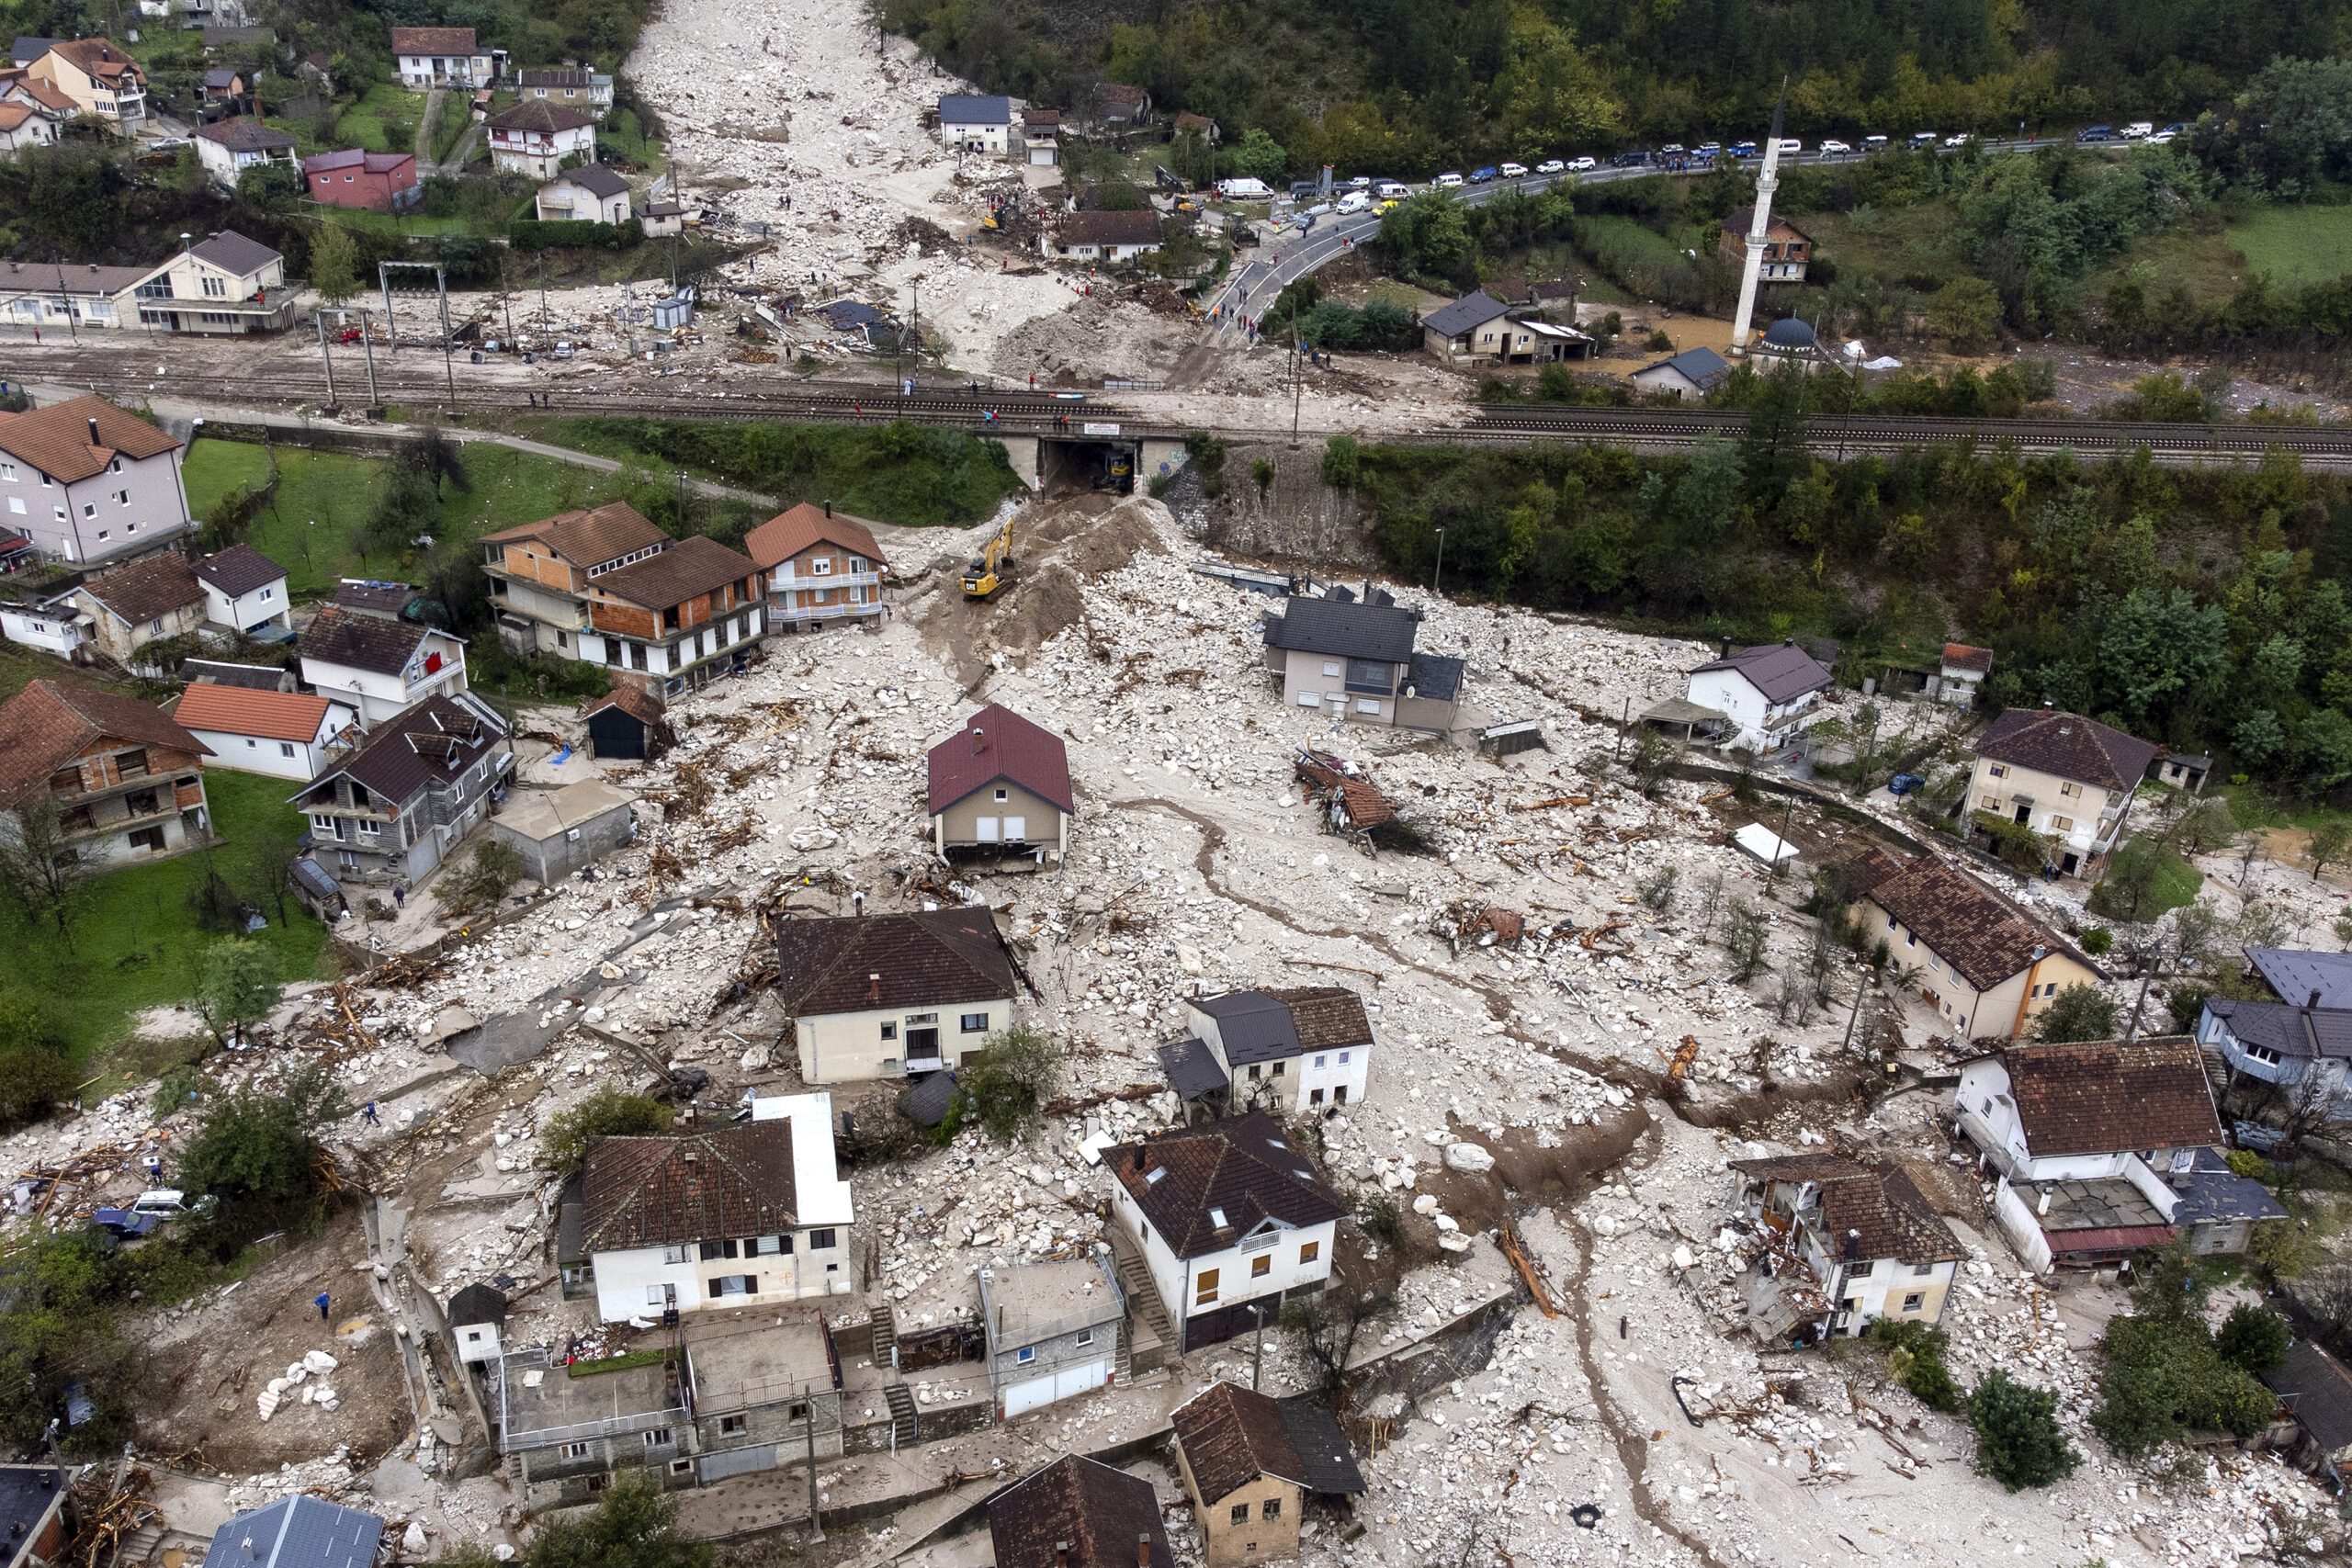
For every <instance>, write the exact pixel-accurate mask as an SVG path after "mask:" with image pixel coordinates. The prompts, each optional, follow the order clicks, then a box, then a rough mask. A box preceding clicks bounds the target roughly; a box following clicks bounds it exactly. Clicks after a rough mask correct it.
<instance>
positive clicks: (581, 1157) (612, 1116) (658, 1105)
mask: <svg viewBox="0 0 2352 1568" xmlns="http://www.w3.org/2000/svg"><path fill="white" fill-rule="evenodd" d="M669 1130H670V1108H669V1107H668V1106H666V1105H664V1104H662V1102H661V1101H660V1100H653V1099H650V1098H649V1097H648V1096H645V1095H642V1094H631V1093H630V1092H629V1091H628V1090H627V1089H598V1090H597V1091H596V1092H595V1093H594V1094H592V1095H590V1096H589V1097H588V1098H587V1099H585V1100H582V1101H581V1102H580V1103H579V1104H577V1105H575V1106H573V1107H572V1108H571V1110H569V1111H557V1112H556V1113H555V1114H554V1115H553V1116H550V1117H548V1120H547V1124H546V1125H545V1126H543V1127H541V1128H540V1129H539V1154H540V1156H542V1157H544V1158H545V1159H546V1160H547V1162H548V1164H549V1165H550V1166H553V1167H554V1168H556V1170H557V1171H558V1172H560V1174H562V1175H564V1176H571V1175H574V1174H576V1173H577V1172H578V1171H579V1169H580V1168H581V1166H582V1163H584V1162H585V1161H586V1160H587V1158H588V1145H590V1144H591V1143H592V1142H594V1140H596V1139H598V1138H625V1137H642V1136H644V1135H646V1134H650V1133H666V1132H668V1131H669Z"/></svg>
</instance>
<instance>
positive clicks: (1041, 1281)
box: [979, 1252, 1127, 1421]
mask: <svg viewBox="0 0 2352 1568" xmlns="http://www.w3.org/2000/svg"><path fill="white" fill-rule="evenodd" d="M979 1289H980V1331H981V1336H982V1340H983V1344H984V1346H985V1348H986V1353H987V1357H988V1367H989V1386H990V1388H991V1389H992V1390H993V1391H994V1396H995V1400H996V1418H997V1419H998V1420H1000V1421H1010V1420H1012V1418H1013V1417H1014V1416H1025V1415H1027V1414H1028V1413H1029V1412H1030V1411H1032V1410H1035V1409H1038V1408H1040V1407H1042V1406H1044V1405H1047V1404H1053V1403H1055V1402H1056V1401H1057V1400H1063V1399H1069V1398H1071V1397H1073V1396H1075V1395H1077V1394H1080V1393H1087V1392H1089V1391H1091V1390H1093V1389H1098V1388H1108V1387H1110V1386H1111V1385H1112V1383H1114V1382H1116V1381H1117V1379H1118V1372H1119V1365H1120V1359H1121V1358H1120V1354H1119V1327H1120V1324H1121V1322H1122V1320H1123V1319H1124V1318H1125V1315H1126V1310H1127V1304H1126V1297H1125V1294H1124V1293H1123V1292H1121V1291H1120V1289H1119V1282H1118V1278H1117V1275H1116V1273H1115V1272H1114V1269H1113V1268H1112V1266H1111V1261H1110V1258H1108V1256H1107V1255H1105V1254H1104V1253H1102V1252H1096V1253H1093V1254H1091V1255H1090V1256H1088V1257H1085V1258H1068V1259H1064V1260H1061V1261H1057V1262H1049V1263H1018V1264H1012V1265H1010V1266H1000V1267H986V1268H982V1269H980V1274H979Z"/></svg>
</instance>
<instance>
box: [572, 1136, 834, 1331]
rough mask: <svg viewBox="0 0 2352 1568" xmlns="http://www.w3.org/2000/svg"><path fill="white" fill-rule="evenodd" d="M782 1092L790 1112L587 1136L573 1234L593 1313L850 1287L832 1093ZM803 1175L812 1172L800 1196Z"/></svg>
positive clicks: (765, 1300)
mask: <svg viewBox="0 0 2352 1568" xmlns="http://www.w3.org/2000/svg"><path fill="white" fill-rule="evenodd" d="M782 1098H783V1099H784V1100H785V1105H784V1109H785V1110H786V1111H787V1112H790V1113H787V1114H780V1115H773V1116H758V1115H755V1116H754V1117H753V1118H752V1120H751V1121H749V1122H738V1123H736V1124H734V1125H732V1126H719V1127H714V1128H710V1129H708V1130H707V1131H701V1132H695V1133H689V1134H684V1135H682V1136H669V1135H663V1136H655V1137H622V1138H598V1139H596V1140H594V1142H593V1143H591V1144H590V1145H588V1157H587V1162H586V1164H585V1165H584V1166H583V1167H582V1174H581V1202H582V1210H581V1222H582V1229H581V1238H580V1240H581V1247H582V1249H583V1251H584V1252H585V1253H586V1255H587V1258H588V1268H589V1278H590V1279H591V1280H593V1281H594V1289H595V1293H596V1311H597V1314H598V1315H599V1316H601V1317H602V1318H603V1319H604V1320H605V1322H607V1323H625V1322H627V1321H628V1319H630V1318H632V1317H656V1318H658V1317H660V1316H661V1315H662V1314H663V1313H665V1312H672V1311H675V1312H680V1313H693V1312H700V1311H702V1310H703V1309H705V1308H719V1307H740V1306H759V1305H765V1304H772V1303H777V1302H794V1301H800V1300H803V1299H805V1298H808V1297H811V1296H826V1295H833V1294H838V1293H842V1292H847V1291H848V1290H850V1289H851V1287H852V1286H853V1284H854V1279H853V1277H852V1274H851V1271H850V1270H849V1269H848V1268H847V1264H848V1262H849V1258H850V1252H849V1239H850V1226H849V1199H848V1184H847V1183H846V1182H842V1181H841V1180H840V1179H839V1178H838V1176H837V1175H836V1174H835V1173H834V1169H833V1149H832V1133H831V1125H830V1122H831V1111H830V1107H831V1098H830V1097H828V1096H823V1095H796V1096H789V1097H782ZM812 1102H813V1103H812ZM804 1171H806V1172H807V1173H809V1175H811V1176H812V1177H813V1178H816V1179H817V1180H818V1186H817V1188H816V1190H811V1191H808V1192H806V1193H805V1194H804V1192H803V1190H802V1187H801V1184H800V1180H799V1178H800V1176H801V1174H802V1173H803V1172H804ZM804 1197H805V1198H806V1199H807V1202H806V1203H805V1204H804V1201H803V1200H804Z"/></svg>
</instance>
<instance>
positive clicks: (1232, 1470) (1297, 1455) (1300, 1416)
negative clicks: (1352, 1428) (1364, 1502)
mask: <svg viewBox="0 0 2352 1568" xmlns="http://www.w3.org/2000/svg"><path fill="white" fill-rule="evenodd" d="M1169 1422H1170V1425H1172V1426H1173V1427H1175V1428H1176V1474H1177V1478H1178V1479H1179V1480H1180V1481H1182V1483H1183V1485H1184V1491H1185V1494H1186V1495H1188V1496H1190V1497H1191V1498H1192V1500H1193V1521H1194V1522H1195V1523H1196V1524H1198V1525H1199V1526H1200V1528H1201V1535H1202V1538H1203V1539H1204V1541H1205V1542H1206V1544H1207V1547H1208V1551H1207V1554H1206V1555H1207V1562H1208V1568H1246V1565H1248V1564H1250V1563H1256V1562H1280V1561H1282V1560H1283V1559H1285V1558H1291V1557H1295V1556H1297V1555H1298V1540H1299V1525H1300V1523H1301V1521H1302V1520H1303V1519H1304V1517H1305V1516H1306V1508H1307V1505H1308V1503H1309V1502H1310V1501H1311V1500H1312V1499H1315V1498H1317V1497H1334V1496H1345V1495H1351V1494H1353V1493H1358V1492H1362V1491H1363V1490H1364V1480H1363V1472H1362V1471H1360V1470H1358V1469H1357V1468H1356V1461H1355V1454H1354V1452H1353V1451H1352V1450H1351V1448H1350V1447H1349V1444H1348V1438H1347V1434H1346V1433H1345V1432H1344V1431H1342V1430H1341V1429H1340V1423H1339V1421H1338V1420H1337V1419H1336V1418H1335V1417H1334V1416H1332V1414H1331V1412H1330V1409H1329V1406H1327V1405H1324V1404H1321V1403H1319V1402H1317V1400H1315V1399H1313V1398H1312V1397H1309V1396H1307V1395H1304V1394H1302V1395H1297V1396H1295V1397H1293V1398H1290V1399H1272V1398H1269V1397H1268V1396H1267V1395H1265V1394H1262V1393H1258V1392H1257V1391H1256V1390H1254V1389H1247V1388H1243V1387H1242V1386H1241V1385H1240V1384H1239V1383H1234V1382H1222V1381H1220V1382H1214V1383H1211V1384H1210V1385H1209V1386H1208V1387H1207V1388H1206V1389H1204V1390H1203V1391H1202V1392H1201V1393H1196V1394H1194V1395H1193V1397H1192V1398H1191V1399H1188V1400H1186V1401H1185V1402H1184V1403H1183V1404H1180V1405H1178V1406H1177V1407H1176V1408H1175V1410H1174V1411H1173V1412H1171V1413H1170V1416H1169Z"/></svg>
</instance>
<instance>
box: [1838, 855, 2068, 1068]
mask: <svg viewBox="0 0 2352 1568" xmlns="http://www.w3.org/2000/svg"><path fill="white" fill-rule="evenodd" d="M1846 875H1847V885H1848V886H1849V889H1851V890H1853V894H1854V906H1853V913H1854V918H1855V919H1856V920H1857V921H1859V922H1860V927H1861V931H1862V937H1863V940H1864V941H1865V942H1884V943H1885V944H1886V948H1887V952H1888V953H1889V954H1890V955H1891V956H1892V957H1893V959H1894V967H1895V969H1896V971H1897V973H1898V974H1900V975H1901V976H1902V977H1903V981H1904V983H1905V985H1907V986H1909V987H1913V988H1914V989H1915V990H1916V992H1917V995H1918V997H1919V999H1920V1000H1921V1001H1923V1002H1925V1003H1927V1004H1928V1007H1930V1008H1931V1009H1933V1010H1935V1011H1936V1013H1937V1014H1938V1015H1939V1017H1941V1018H1942V1019H1943V1020H1944V1021H1945V1022H1946V1023H1947V1024H1948V1025H1949V1026H1950V1027H1951V1031H1952V1032H1953V1033H1954V1034H1956V1035H1958V1036H1960V1037H1961V1038H1962V1039H1969V1040H1977V1039H1986V1038H1991V1039H2002V1040H2014V1039H2017V1038H2018V1037H2020V1036H2022V1035H2023V1034H2024V1033H2025V1032H2026V1031H2027V1028H2028V1027H2029V1026H2030V1024H2031V1023H2032V1021H2033V1020H2034V1019H2035V1017H2036V1016H2038V1015H2039V1014H2040V1013H2041V1011H2042V1010H2044V1009H2045V1008H2047V1007H2048V1006H2049V1005H2050V1004H2051V1002H2052V1000H2053V999H2054V998H2056V997H2057V995H2058V993H2059V992H2061V991H2063V990H2065V989H2067V988H2068V987H2073V986H2096V985H2098V984H2100V983H2101V982H2103V981H2104V980H2105V979H2106V978H2107V975H2106V972H2105V971H2104V970H2102V969H2100V968H2099V966H2098V964H2094V963H2092V962H2091V960H2090V959H2089V958H2088V957H2087V956H2086V955H2085V954H2084V953H2082V951H2081V950H2080V949H2078V948H2076V947H2075V946H2074V945H2073V944H2071V943H2070V942H2067V941H2066V939H2065V938H2064V937H2062V936H2060V935H2059V934H2058V933H2057V932H2056V931H2052V930H2051V929H2050V928H2049V927H2048V926H2046V925H2043V924H2042V923H2041V921H2039V920H2037V919H2033V918H2032V917H2031V916H2030V915H2028V914H2027V913H2026V912H2025V911H2024V910H2023V909H2021V908H2018V907H2017V906H2016V905H2014V904H2012V903H2010V902H2009V901H2008V900H2007V899H2006V898H2004V897H2001V896H2000V895H1999V894H1997V893H1996V892H1994V891H1993V889H1992V888H1990V887H1988V886H1985V884H1984V883H1982V882H1979V881H1978V880H1977V879H1976V878H1975V877H1973V876H1971V875H1970V874H1968V873H1966V872H1964V871H1962V870H1960V869H1959V868H1957V867H1955V866H1951V865H1948V864H1946V863H1944V862H1942V861H1940V860H1939V859H1937V858H1936V857H1935V856H1933V855H1921V856H1919V857H1918V858H1917V859H1915V860H1910V861H1900V860H1897V859H1896V858H1895V857H1894V856H1893V855H1890V854H1887V853H1886V852H1883V851H1878V850H1873V851H1870V852H1866V853H1864V854H1863V855H1861V856H1860V857H1858V858H1857V859H1856V860H1854V861H1851V862H1849V863H1848V864H1847V867H1846Z"/></svg>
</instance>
